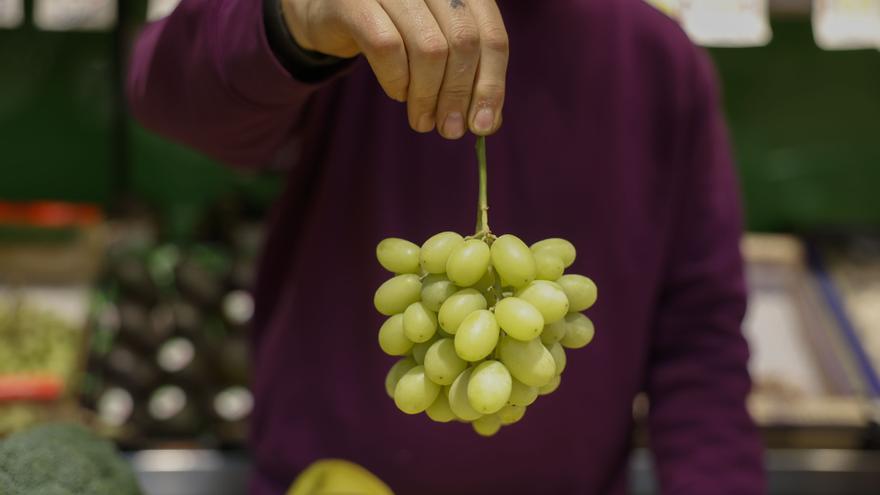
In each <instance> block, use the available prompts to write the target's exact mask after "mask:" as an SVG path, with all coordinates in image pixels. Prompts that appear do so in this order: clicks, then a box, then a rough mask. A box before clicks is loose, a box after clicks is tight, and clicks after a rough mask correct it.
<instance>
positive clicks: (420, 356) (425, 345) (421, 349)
mask: <svg viewBox="0 0 880 495" xmlns="http://www.w3.org/2000/svg"><path fill="white" fill-rule="evenodd" d="M434 342H437V338H436V336H435V338H432V339H431V340H428V341H426V342H419V343H418V344H416V345H414V346H413V348H412V357H413V359H414V360H415V361H416V363H418V364H425V356H426V355H427V354H428V349H430V348H431V346H432V345H434Z"/></svg>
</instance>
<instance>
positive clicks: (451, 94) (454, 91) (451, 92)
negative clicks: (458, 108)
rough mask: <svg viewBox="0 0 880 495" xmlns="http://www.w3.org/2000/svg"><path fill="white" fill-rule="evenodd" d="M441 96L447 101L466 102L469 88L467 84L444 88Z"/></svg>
mask: <svg viewBox="0 0 880 495" xmlns="http://www.w3.org/2000/svg"><path fill="white" fill-rule="evenodd" d="M441 98H443V99H444V100H445V101H448V102H456V103H458V102H467V101H469V100H470V98H471V88H470V87H467V86H451V87H448V88H444V89H443V94H442V96H441Z"/></svg>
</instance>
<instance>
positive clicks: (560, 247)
mask: <svg viewBox="0 0 880 495" xmlns="http://www.w3.org/2000/svg"><path fill="white" fill-rule="evenodd" d="M541 251H547V252H549V253H552V254H554V255H556V256H558V257H559V259H561V260H562V263H564V264H565V267H566V268H568V267H570V266H571V264H572V263H574V258H575V256H576V255H577V251H576V250H575V249H574V244H572V243H570V242H568V241H566V240H565V239H560V238H558V237H551V238H550V239H544V240H543V241H538V242H536V243H534V244H532V252H533V253H538V252H541Z"/></svg>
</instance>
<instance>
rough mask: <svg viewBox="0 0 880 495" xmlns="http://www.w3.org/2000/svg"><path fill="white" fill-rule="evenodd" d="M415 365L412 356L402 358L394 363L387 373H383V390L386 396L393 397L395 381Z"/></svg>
mask: <svg viewBox="0 0 880 495" xmlns="http://www.w3.org/2000/svg"><path fill="white" fill-rule="evenodd" d="M415 367H416V362H415V361H413V360H412V358H403V359H401V360H400V361H397V362H396V363H394V365H393V366H392V367H391V369H390V370H388V374H387V375H385V392H387V393H388V397H391V398H392V399H393V398H394V388H395V387H396V386H397V382H398V381H400V377H402V376H403V375H405V374H406V372H407V371H409V370H411V369H413V368H415Z"/></svg>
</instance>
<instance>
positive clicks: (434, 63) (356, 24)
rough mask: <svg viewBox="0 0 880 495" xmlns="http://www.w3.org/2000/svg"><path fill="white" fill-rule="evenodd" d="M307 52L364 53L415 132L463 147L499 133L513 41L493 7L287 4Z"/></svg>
mask: <svg viewBox="0 0 880 495" xmlns="http://www.w3.org/2000/svg"><path fill="white" fill-rule="evenodd" d="M282 10H283V13H284V18H285V22H286V23H287V25H288V27H289V28H290V32H291V33H293V37H294V39H295V40H296V42H297V43H298V44H299V45H300V46H301V47H303V48H305V49H307V50H313V51H317V52H320V53H324V54H327V55H335V56H338V57H353V56H355V55H357V54H359V53H363V54H364V56H365V57H366V58H367V60H368V61H369V63H370V66H371V67H372V69H373V72H374V73H375V74H376V79H378V80H379V84H380V85H381V86H382V88H383V89H384V90H385V93H386V94H387V95H388V96H389V97H391V98H393V99H395V100H397V101H401V102H404V101H405V102H406V103H407V115H408V117H409V124H410V126H411V127H412V128H413V129H414V130H416V131H418V132H430V131H431V130H433V129H434V127H437V129H438V131H439V132H440V135H442V136H443V137H445V138H448V139H458V138H460V137H461V136H463V135H464V133H465V131H466V129H467V128H470V130H471V131H472V132H474V133H475V134H478V135H487V134H491V133H493V132H495V131H496V130H497V129H498V127H499V126H500V125H501V109H502V105H503V103H504V86H505V84H504V83H505V76H506V73H507V58H508V39H507V31H506V30H505V28H504V22H503V21H502V19H501V13H500V12H499V10H498V6H497V5H496V3H495V0H282Z"/></svg>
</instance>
